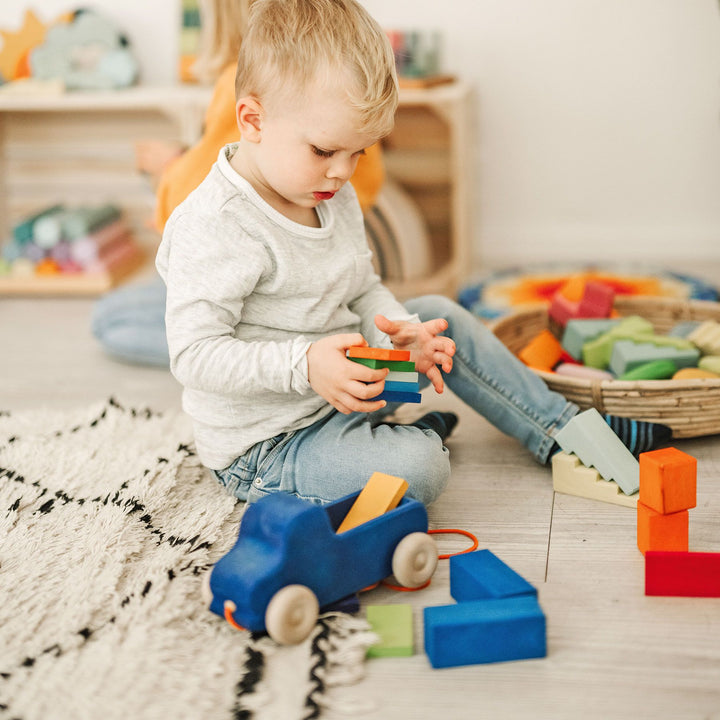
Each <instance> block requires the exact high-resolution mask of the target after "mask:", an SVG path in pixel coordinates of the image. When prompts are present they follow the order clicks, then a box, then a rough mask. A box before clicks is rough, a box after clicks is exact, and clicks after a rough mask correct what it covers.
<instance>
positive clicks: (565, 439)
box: [555, 408, 640, 495]
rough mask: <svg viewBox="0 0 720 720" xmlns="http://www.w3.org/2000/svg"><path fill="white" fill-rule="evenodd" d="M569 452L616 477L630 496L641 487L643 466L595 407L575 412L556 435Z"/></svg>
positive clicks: (613, 477) (609, 475) (608, 478)
mask: <svg viewBox="0 0 720 720" xmlns="http://www.w3.org/2000/svg"><path fill="white" fill-rule="evenodd" d="M555 441H556V442H557V444H558V445H559V446H560V447H561V448H562V449H563V450H564V451H565V452H566V453H575V455H577V456H578V457H579V458H580V461H581V462H582V464H583V465H585V466H586V467H594V468H595V469H596V470H597V471H598V472H599V473H600V474H601V475H602V476H603V477H604V478H605V479H606V480H614V481H615V482H616V483H617V484H618V485H619V486H620V489H621V490H622V491H623V492H624V493H625V494H626V495H632V494H633V493H635V492H637V491H638V490H639V489H640V465H639V463H638V461H637V460H636V459H635V458H634V457H633V455H632V453H631V452H630V451H629V450H628V449H627V448H626V447H625V445H623V443H622V440H620V438H619V437H618V436H617V435H616V434H615V433H614V432H613V431H612V430H611V429H610V426H609V425H608V424H607V423H606V422H605V419H604V418H603V417H602V415H600V413H599V412H598V411H597V410H596V409H595V408H590V409H589V410H586V411H585V412H581V413H578V414H577V415H575V416H574V417H573V418H572V419H571V420H570V422H568V424H567V425H565V427H563V428H562V429H561V430H560V431H559V432H558V434H557V435H556V436H555Z"/></svg>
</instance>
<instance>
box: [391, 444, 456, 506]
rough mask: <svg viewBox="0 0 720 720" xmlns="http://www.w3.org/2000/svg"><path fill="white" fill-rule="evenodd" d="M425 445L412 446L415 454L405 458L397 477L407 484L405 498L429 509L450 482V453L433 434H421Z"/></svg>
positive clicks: (406, 455) (407, 454)
mask: <svg viewBox="0 0 720 720" xmlns="http://www.w3.org/2000/svg"><path fill="white" fill-rule="evenodd" d="M423 436H424V438H425V442H422V443H420V442H418V443H415V448H414V452H413V453H412V454H410V453H406V454H405V458H406V460H405V466H404V468H403V472H402V473H401V474H400V476H401V477H402V478H403V479H404V480H406V481H407V484H408V489H407V493H406V494H407V495H409V496H410V497H413V498H415V500H419V501H420V502H421V503H423V505H426V506H427V505H430V504H431V503H433V502H435V500H437V499H438V497H440V494H441V493H442V491H443V490H444V489H445V487H446V486H447V484H448V481H449V480H450V453H449V451H448V449H447V448H446V447H445V446H444V445H443V444H442V441H441V440H440V438H439V437H438V435H437V434H436V433H435V432H433V431H432V430H425V431H423Z"/></svg>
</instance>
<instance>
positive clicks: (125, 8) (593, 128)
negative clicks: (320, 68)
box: [0, 0, 720, 263]
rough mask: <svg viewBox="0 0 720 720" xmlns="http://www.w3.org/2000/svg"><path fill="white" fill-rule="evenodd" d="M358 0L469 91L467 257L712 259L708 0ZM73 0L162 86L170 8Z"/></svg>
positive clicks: (719, 138)
mask: <svg viewBox="0 0 720 720" xmlns="http://www.w3.org/2000/svg"><path fill="white" fill-rule="evenodd" d="M363 2H364V4H365V5H366V7H367V8H368V9H369V10H370V11H371V12H372V13H373V14H374V15H375V17H376V18H377V19H378V20H379V21H380V22H381V24H383V25H384V26H385V27H394V28H406V29H407V28H439V29H440V30H441V31H442V32H443V34H444V37H445V69H446V70H448V71H451V72H454V73H456V74H458V75H460V76H462V77H463V78H465V79H466V80H468V81H469V82H470V83H471V84H472V85H473V87H474V89H475V97H476V108H475V122H476V128H477V137H478V143H477V146H476V147H475V148H469V149H468V152H472V153H473V154H474V157H475V160H476V177H477V187H476V189H475V200H476V202H475V210H474V212H475V221H476V248H475V251H476V255H477V256H478V258H480V259H482V260H484V261H489V262H493V263H499V262H513V263H515V262H520V261H523V260H559V259H564V258H572V259H583V260H621V259H625V258H629V259H647V260H651V261H663V260H669V259H672V258H675V257H691V258H704V257H712V258H714V259H720V11H719V10H718V3H717V0H448V1H447V2H445V3H442V4H439V3H438V2H437V0H363ZM11 4H12V5H13V6H15V5H16V4H17V5H22V3H20V2H18V3H10V2H8V0H4V1H3V2H0V26H3V27H8V25H10V24H12V23H13V22H15V23H17V22H19V17H20V15H21V12H20V10H19V8H17V7H12V8H11V7H9V6H10V5H11ZM78 4H87V5H92V6H95V7H99V8H103V9H105V10H106V11H107V12H108V13H109V14H110V15H112V16H113V17H115V18H117V20H118V22H119V23H120V24H121V25H122V26H123V27H124V28H125V29H126V30H127V31H128V32H129V34H130V35H131V37H132V39H133V42H134V44H135V47H136V49H137V53H138V56H139V58H140V60H141V63H142V65H143V76H144V78H145V80H146V81H148V82H163V81H170V80H171V79H172V78H174V74H175V48H176V44H175V42H176V33H175V28H176V27H177V14H176V13H177V7H176V2H175V0H153V1H152V2H151V1H150V0H123V2H122V3H121V4H120V3H117V0H88V2H87V3H78ZM177 4H179V0H178V1H177ZM32 6H33V7H35V8H37V9H38V11H39V13H40V14H41V15H43V16H44V17H45V18H46V19H49V18H50V17H52V16H53V14H56V13H57V12H59V11H60V10H61V9H66V8H68V7H74V6H75V4H73V3H68V2H63V0H35V2H33V3H32Z"/></svg>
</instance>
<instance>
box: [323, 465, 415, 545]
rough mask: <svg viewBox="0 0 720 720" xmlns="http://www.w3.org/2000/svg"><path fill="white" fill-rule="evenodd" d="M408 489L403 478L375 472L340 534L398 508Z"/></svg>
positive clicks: (339, 530) (352, 508) (346, 517)
mask: <svg viewBox="0 0 720 720" xmlns="http://www.w3.org/2000/svg"><path fill="white" fill-rule="evenodd" d="M407 487H408V484H407V482H406V481H405V480H403V479H402V478H399V477H395V476H394V475H386V474H385V473H381V472H374V473H373V474H372V476H371V477H370V479H369V480H368V481H367V484H366V485H365V487H364V488H363V489H362V490H361V491H360V494H359V495H358V496H357V498H356V499H355V502H354V503H353V505H352V507H351V508H350V510H349V511H348V514H347V515H346V516H345V519H344V520H343V521H342V522H341V523H340V527H339V528H338V529H337V531H338V533H341V532H345V531H346V530H350V529H352V528H354V527H357V526H358V525H362V524H363V523H365V522H367V521H368V520H372V519H373V518H376V517H379V516H380V515H382V514H383V513H386V512H388V510H392V509H393V508H395V507H397V505H398V503H399V502H400V500H402V496H403V495H404V494H405V491H406V490H407Z"/></svg>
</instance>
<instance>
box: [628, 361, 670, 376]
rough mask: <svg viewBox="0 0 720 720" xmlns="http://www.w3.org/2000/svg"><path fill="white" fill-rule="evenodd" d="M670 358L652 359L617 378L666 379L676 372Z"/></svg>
mask: <svg viewBox="0 0 720 720" xmlns="http://www.w3.org/2000/svg"><path fill="white" fill-rule="evenodd" d="M677 369H678V367H677V365H676V364H675V363H674V362H673V361H672V360H653V361H652V362H647V363H645V364H644V365H638V366H637V367H635V368H633V369H632V370H628V371H627V372H626V373H623V374H622V375H619V376H618V378H617V379H618V380H667V379H668V378H671V377H672V376H673V375H674V374H675V373H676V372H677Z"/></svg>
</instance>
